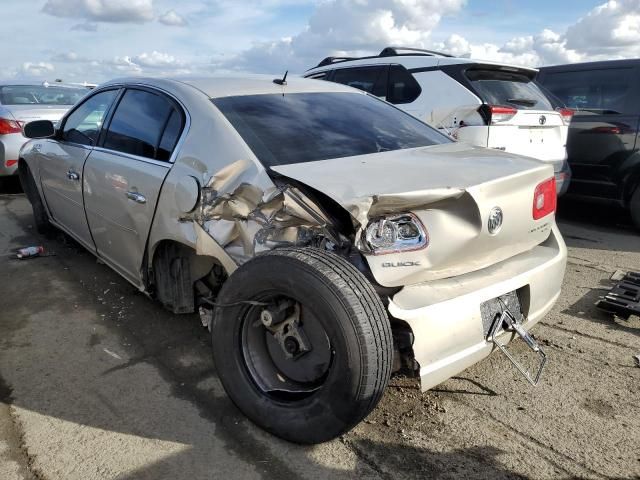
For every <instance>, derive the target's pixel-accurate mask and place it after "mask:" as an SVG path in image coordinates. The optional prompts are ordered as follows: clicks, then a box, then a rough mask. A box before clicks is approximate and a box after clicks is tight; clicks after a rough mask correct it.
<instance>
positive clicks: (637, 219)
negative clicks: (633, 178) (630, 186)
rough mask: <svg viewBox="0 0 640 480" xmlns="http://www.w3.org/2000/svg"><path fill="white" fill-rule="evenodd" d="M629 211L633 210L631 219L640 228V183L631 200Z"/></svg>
mask: <svg viewBox="0 0 640 480" xmlns="http://www.w3.org/2000/svg"><path fill="white" fill-rule="evenodd" d="M629 211H630V212H631V220H632V221H633V224H634V225H635V227H636V228H637V229H638V230H640V185H638V186H637V187H636V190H635V192H633V195H632V196H631V201H630V202H629Z"/></svg>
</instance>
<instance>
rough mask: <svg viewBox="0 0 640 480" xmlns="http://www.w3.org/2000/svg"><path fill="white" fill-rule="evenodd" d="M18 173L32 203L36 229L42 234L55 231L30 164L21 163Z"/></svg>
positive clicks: (23, 188)
mask: <svg viewBox="0 0 640 480" xmlns="http://www.w3.org/2000/svg"><path fill="white" fill-rule="evenodd" d="M21 162H23V161H21ZM18 175H19V176H20V183H21V184H22V190H24V193H25V195H26V196H27V198H28V199H29V202H30V203H31V209H32V210H33V221H34V223H35V225H36V230H37V231H38V233H40V234H42V235H46V234H48V233H51V232H52V231H53V225H51V223H50V222H49V216H48V215H47V210H46V208H45V206H44V202H43V201H42V198H40V193H39V192H38V187H37V186H36V182H35V180H34V179H33V174H32V173H31V169H30V168H29V165H27V164H26V163H24V165H20V168H19V170H18Z"/></svg>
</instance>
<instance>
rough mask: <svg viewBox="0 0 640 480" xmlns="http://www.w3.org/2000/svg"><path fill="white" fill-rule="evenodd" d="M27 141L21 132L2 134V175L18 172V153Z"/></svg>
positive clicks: (0, 173) (0, 141) (0, 155)
mask: <svg viewBox="0 0 640 480" xmlns="http://www.w3.org/2000/svg"><path fill="white" fill-rule="evenodd" d="M26 141H27V139H26V138H24V137H23V136H22V134H20V133H11V134H8V135H0V177H5V176H8V175H17V174H18V155H19V153H20V148H22V145H24V144H25V142H26Z"/></svg>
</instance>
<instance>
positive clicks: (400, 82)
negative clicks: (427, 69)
mask: <svg viewBox="0 0 640 480" xmlns="http://www.w3.org/2000/svg"><path fill="white" fill-rule="evenodd" d="M421 92H422V89H421V88H420V85H419V84H418V82H417V81H416V79H415V78H413V75H411V74H410V73H409V72H407V69H406V68H404V67H402V66H400V65H391V67H390V70H389V92H388V94H387V101H389V102H391V103H395V104H399V103H411V102H413V101H414V100H415V99H416V98H418V96H419V95H420V93H421Z"/></svg>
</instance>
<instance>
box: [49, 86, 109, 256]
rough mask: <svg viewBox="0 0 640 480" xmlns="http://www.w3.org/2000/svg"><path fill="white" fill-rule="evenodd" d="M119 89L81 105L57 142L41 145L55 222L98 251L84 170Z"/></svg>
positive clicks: (94, 96) (50, 141)
mask: <svg viewBox="0 0 640 480" xmlns="http://www.w3.org/2000/svg"><path fill="white" fill-rule="evenodd" d="M117 94H118V89H117V88H116V89H110V90H103V91H101V92H97V93H96V94H95V95H92V96H91V97H89V98H88V99H86V100H85V101H84V102H82V103H81V104H80V105H78V106H77V107H76V108H75V109H74V110H73V111H72V112H71V113H70V114H69V115H68V116H67V117H66V118H65V119H64V120H63V124H62V127H61V129H60V130H59V133H58V135H57V137H56V138H55V139H50V140H42V141H41V142H39V148H38V150H39V154H38V155H39V161H38V164H39V169H38V172H39V177H40V182H41V185H42V191H43V194H44V197H45V201H46V203H47V207H48V209H49V212H50V214H51V216H52V217H53V219H54V221H55V222H56V223H57V224H59V225H60V226H61V227H62V228H64V229H65V230H66V231H67V232H68V233H69V234H71V235H72V236H73V237H75V238H76V239H77V240H78V241H79V242H80V243H82V244H83V245H84V246H85V247H87V248H89V249H90V250H95V247H94V244H93V240H92V239H91V234H90V232H89V227H88V226H87V218H86V216H85V212H84V206H83V192H82V190H83V187H82V184H83V166H84V163H85V160H86V159H87V157H88V155H89V153H90V152H91V149H92V148H93V146H94V145H95V144H96V143H97V141H98V136H99V134H100V131H101V129H102V123H103V121H104V118H105V117H106V115H107V112H108V111H109V108H110V107H111V105H112V103H113V101H114V100H115V98H116V96H117Z"/></svg>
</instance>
